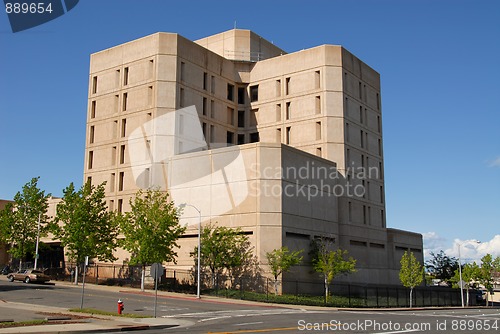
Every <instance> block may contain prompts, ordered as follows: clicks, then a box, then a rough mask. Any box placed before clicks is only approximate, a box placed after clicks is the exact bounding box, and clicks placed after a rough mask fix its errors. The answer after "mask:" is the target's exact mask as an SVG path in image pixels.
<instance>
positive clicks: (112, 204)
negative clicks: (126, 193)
mask: <svg viewBox="0 0 500 334" xmlns="http://www.w3.org/2000/svg"><path fill="white" fill-rule="evenodd" d="M114 209H115V201H114V200H112V199H110V200H109V211H110V212H111V211H113V210H114Z"/></svg>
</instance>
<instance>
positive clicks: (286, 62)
mask: <svg viewBox="0 0 500 334" xmlns="http://www.w3.org/2000/svg"><path fill="white" fill-rule="evenodd" d="M88 96H89V98H88V117H87V137H86V148H85V171H84V179H85V181H86V180H91V181H92V182H93V183H94V184H98V183H102V182H104V181H106V182H107V185H106V191H107V192H106V199H107V201H108V205H109V209H110V210H118V211H122V212H125V211H127V210H129V199H130V198H131V197H133V196H134V194H135V193H136V192H137V190H138V189H140V188H148V187H152V186H157V187H160V188H161V189H163V190H167V191H169V193H170V194H171V195H172V197H173V200H174V201H175V202H176V203H177V204H180V203H188V204H191V205H194V206H195V207H196V208H198V209H199V210H200V211H201V216H202V217H201V219H202V222H203V223H206V222H209V221H211V222H218V223H219V224H222V225H226V226H231V227H241V228H242V229H243V230H244V231H245V233H247V234H248V235H249V237H250V239H251V241H252V244H253V245H254V247H255V251H256V255H257V257H258V260H259V262H260V263H261V264H262V266H263V268H264V269H265V268H266V267H265V266H266V258H265V253H266V252H268V251H271V250H273V249H275V248H280V247H281V246H288V247H289V248H291V249H305V250H306V251H305V252H304V254H306V253H307V250H308V248H309V244H310V241H311V240H312V239H313V238H316V237H321V236H322V237H328V238H331V239H333V240H335V244H336V245H338V246H339V247H341V248H343V249H347V250H348V251H349V253H350V255H352V256H353V257H354V258H356V259H357V261H358V266H357V267H358V272H357V273H356V274H353V275H350V276H349V277H348V278H344V279H345V280H349V281H351V282H359V283H374V284H399V280H398V275H397V274H398V271H399V261H400V258H401V256H402V254H403V252H404V251H405V250H412V251H413V252H414V253H416V255H417V258H418V259H419V260H420V261H422V260H423V258H422V257H423V254H422V236H421V235H420V234H416V233H411V232H407V231H400V230H395V229H390V228H387V227H386V215H385V196H384V193H385V189H384V172H383V170H384V159H383V141H382V119H381V117H382V115H381V96H380V77H379V74H378V73H377V72H376V71H374V70H373V69H371V68H370V67H369V66H368V65H366V64H365V63H363V62H362V61H361V60H359V59H358V58H356V57H355V56H354V55H353V54H351V53H350V52H348V51H347V50H346V49H344V48H343V47H341V46H334V45H322V46H318V47H314V48H311V49H307V50H302V51H299V52H294V53H290V54H287V53H286V52H285V51H283V50H281V49H280V48H278V47H277V46H275V45H273V44H272V43H270V42H268V41H266V40H265V39H263V38H262V37H260V36H258V35H256V34H255V33H253V32H251V31H248V30H240V29H234V30H230V31H227V32H223V33H220V34H217V35H213V36H210V37H207V38H203V39H200V40H197V41H190V40H187V39H186V38H184V37H182V36H180V35H178V34H173V33H156V34H153V35H150V36H147V37H144V38H141V39H138V40H134V41H131V42H128V43H125V44H122V45H119V46H116V47H112V48H110V49H107V50H104V51H101V52H98V53H95V54H92V55H91V60H90V75H89V95H88ZM190 106H195V108H196V112H197V117H196V119H197V120H196V122H197V125H196V126H197V127H198V128H199V131H200V133H202V134H203V136H202V137H203V138H201V140H200V141H201V142H202V143H201V144H200V145H198V146H196V147H197V149H192V148H193V147H192V146H189V145H188V146H189V148H190V149H186V148H184V149H182V148H180V147H181V146H182V145H181V144H180V143H177V144H175V143H172V142H170V141H169V139H168V138H169V134H168V133H165V132H162V129H160V128H163V127H167V126H169V125H168V124H169V123H168V122H166V123H165V121H164V120H163V121H161V119H164V118H165V117H168V116H169V115H173V113H175V112H176V110H179V109H183V108H187V107H190ZM176 117H177V116H176ZM181 118H182V116H179V117H178V118H174V121H173V122H174V123H175V124H176V125H175V129H176V130H175V131H179V132H182V126H183V125H182V122H184V121H182V120H181ZM196 126H195V128H196ZM195 130H196V129H195ZM195 132H196V131H195ZM221 143H222V144H223V145H221ZM174 146H175V147H174ZM221 146H228V147H221ZM167 151H169V152H174V153H173V154H170V153H166V152H167ZM180 153H183V154H180ZM299 171H303V173H302V174H299ZM325 173H326V174H325ZM303 189H307V191H304V190H303ZM286 190H288V192H287V191H286ZM182 222H183V223H186V224H188V226H189V228H188V231H187V232H186V235H185V238H182V239H181V240H180V244H181V249H180V250H179V258H178V264H177V267H178V268H185V269H187V268H191V267H192V266H193V260H192V258H190V257H189V252H191V251H192V250H193V248H194V245H196V242H197V239H196V236H197V222H198V212H195V210H191V209H190V208H189V207H186V208H185V210H184V215H183V217H182ZM118 253H119V254H118V255H119V257H120V260H119V261H124V260H126V259H127V257H128V254H126V253H125V252H123V251H119V252H118ZM290 275H293V277H294V279H297V278H299V279H308V280H310V279H311V278H312V275H311V274H310V267H308V265H307V256H306V261H305V264H304V265H303V266H302V267H299V268H296V269H295V270H294V272H293V274H290ZM284 279H285V280H286V279H287V275H286V274H285V276H284Z"/></svg>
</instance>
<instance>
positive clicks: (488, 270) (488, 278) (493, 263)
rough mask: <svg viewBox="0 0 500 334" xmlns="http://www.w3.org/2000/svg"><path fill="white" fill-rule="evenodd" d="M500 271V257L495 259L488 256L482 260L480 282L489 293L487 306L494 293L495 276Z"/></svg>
mask: <svg viewBox="0 0 500 334" xmlns="http://www.w3.org/2000/svg"><path fill="white" fill-rule="evenodd" d="M499 271H500V257H496V258H495V259H493V256H491V254H486V255H485V256H483V257H482V258H481V267H480V268H479V277H478V278H479V282H480V283H481V284H482V285H483V286H484V288H485V289H486V291H487V294H486V306H488V303H489V296H490V294H491V292H493V283H494V276H495V273H496V272H499Z"/></svg>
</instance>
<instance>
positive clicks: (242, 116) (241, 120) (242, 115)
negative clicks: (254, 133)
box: [238, 110, 245, 128]
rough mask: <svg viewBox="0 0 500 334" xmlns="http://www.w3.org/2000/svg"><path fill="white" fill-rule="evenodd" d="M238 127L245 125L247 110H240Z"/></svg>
mask: <svg viewBox="0 0 500 334" xmlns="http://www.w3.org/2000/svg"><path fill="white" fill-rule="evenodd" d="M238 127H239V128H244V127H245V110H238Z"/></svg>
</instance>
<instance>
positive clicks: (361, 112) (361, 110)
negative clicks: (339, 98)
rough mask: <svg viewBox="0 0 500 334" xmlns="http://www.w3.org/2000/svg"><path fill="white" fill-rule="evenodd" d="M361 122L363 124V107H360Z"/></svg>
mask: <svg viewBox="0 0 500 334" xmlns="http://www.w3.org/2000/svg"><path fill="white" fill-rule="evenodd" d="M359 122H360V123H361V124H363V107H362V106H359Z"/></svg>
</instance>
